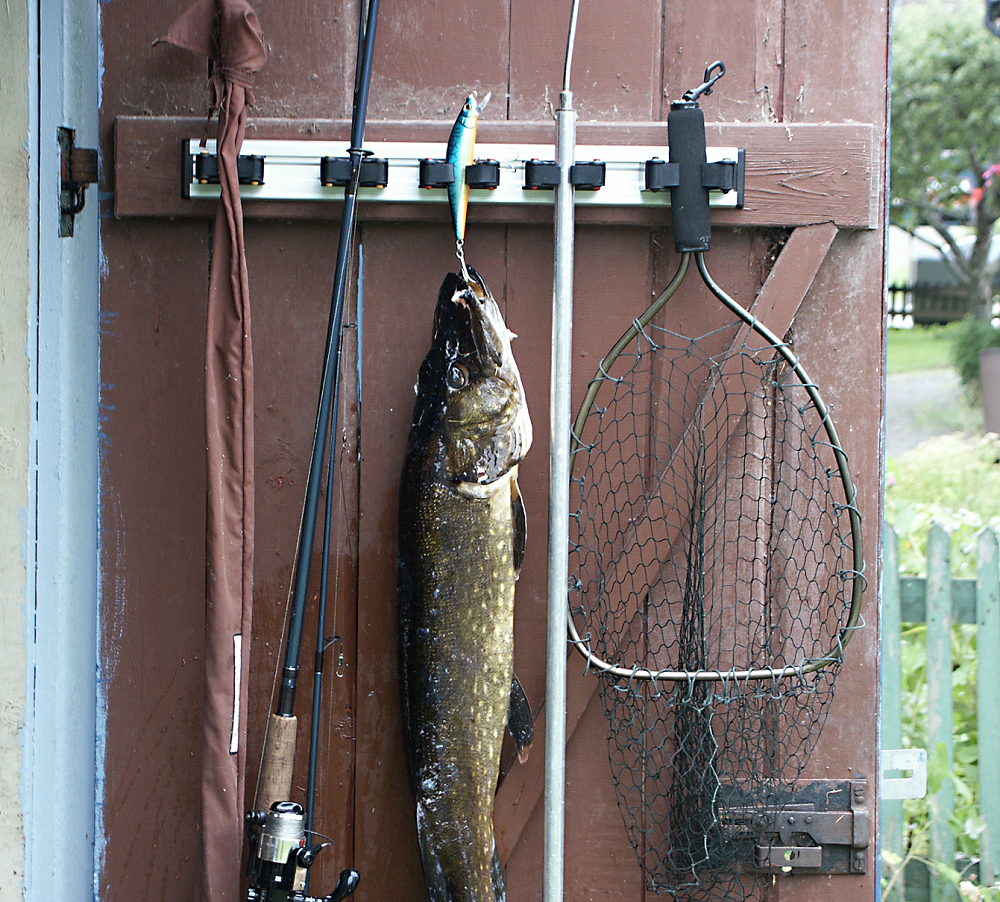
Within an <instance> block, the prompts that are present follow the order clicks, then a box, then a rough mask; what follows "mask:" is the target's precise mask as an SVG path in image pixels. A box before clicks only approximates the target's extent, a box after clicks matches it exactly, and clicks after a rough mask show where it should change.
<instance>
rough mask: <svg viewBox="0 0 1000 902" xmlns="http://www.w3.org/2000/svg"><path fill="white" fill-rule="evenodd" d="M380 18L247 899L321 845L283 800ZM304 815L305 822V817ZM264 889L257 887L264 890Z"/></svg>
mask: <svg viewBox="0 0 1000 902" xmlns="http://www.w3.org/2000/svg"><path fill="white" fill-rule="evenodd" d="M377 19H378V0H369V2H368V4H367V12H366V7H365V5H364V4H362V6H361V11H360V22H359V31H358V55H357V63H356V67H355V75H354V104H353V110H352V116H351V144H350V147H349V148H348V151H347V152H348V156H349V158H350V165H351V172H350V177H349V178H348V180H347V183H346V185H345V188H344V209H343V214H342V217H341V223H340V240H339V243H338V247H337V264H336V269H335V272H334V280H333V291H332V298H331V305H330V320H329V325H328V328H327V336H326V348H325V353H324V357H323V374H322V379H321V385H320V396H319V404H318V410H317V415H316V428H315V431H314V433H313V445H312V455H311V458H310V462H309V473H308V476H307V480H306V491H305V499H304V502H303V511H302V520H301V524H300V527H299V539H298V548H297V552H296V562H295V577H294V581H293V587H292V592H291V601H290V613H289V616H288V629H287V634H286V639H285V658H284V664H283V667H282V672H281V685H280V690H279V694H278V701H277V704H276V706H275V710H274V713H273V714H272V715H271V716H270V718H269V720H268V726H267V733H266V736H265V740H264V752H263V755H262V760H261V767H260V773H259V776H258V780H257V792H256V797H255V799H254V807H253V810H251V811H250V812H248V813H247V828H248V831H249V833H250V843H251V854H250V863H249V868H248V873H249V877H250V881H251V884H252V885H251V887H250V891H249V895H248V897H247V898H248V900H259V902H285V900H295V899H307V898H311V897H307V896H305V893H304V891H303V890H302V889H301V883H302V882H303V881H302V878H301V877H300V876H299V875H300V874H301V872H302V871H305V873H306V875H308V868H309V866H310V865H311V864H312V863H313V861H314V860H315V857H316V854H318V851H319V850H320V849H321V848H322V845H310V846H306V842H305V837H306V834H307V833H309V832H311V826H312V824H311V817H309V816H308V815H307V813H306V811H305V810H304V809H303V808H302V806H301V805H298V804H297V803H294V802H290V801H288V798H289V796H290V795H291V785H292V766H293V763H294V759H295V747H296V730H297V725H298V722H297V718H296V716H295V693H296V687H297V683H298V675H299V656H300V652H301V647H302V627H303V621H304V619H305V606H306V596H307V590H308V585H309V572H310V564H311V559H312V549H313V543H314V539H315V533H316V519H317V513H318V507H319V495H320V490H321V486H322V482H323V479H322V476H323V463H324V458H325V456H326V447H327V440H328V437H329V433H330V429H331V424H335V423H336V421H337V411H338V407H339V374H340V361H341V352H342V343H341V335H342V332H343V323H344V299H345V296H346V289H347V275H348V263H349V260H350V256H351V253H350V252H351V246H352V243H353V237H354V227H355V222H356V204H357V195H358V188H359V186H360V181H361V164H362V160H363V158H364V157H365V156H368V155H370V152H369V151H365V150H364V149H363V147H362V145H363V144H364V131H365V116H366V111H367V106H368V92H369V86H370V83H371V69H372V57H373V49H374V44H375V26H376V22H377ZM333 465H334V453H333V451H332V450H331V454H330V463H329V473H328V476H327V509H326V517H325V525H324V537H323V548H324V558H325V556H326V555H328V554H329V531H330V520H331V510H332V501H331V497H332V494H333ZM327 575H328V574H327V568H326V566H324V568H323V586H322V588H321V599H320V606H321V615H320V617H319V618H318V619H319V627H320V634H319V637H318V640H317V652H316V681H317V684H318V683H319V682H320V681H321V677H322V669H323V664H322V661H323V652H324V649H325V645H326V640H325V637H324V636H323V635H322V633H323V631H324V626H325V602H326V577H327ZM318 691H319V690H318V689H317V688H314V698H313V712H314V716H313V724H312V728H311V731H310V742H311V745H312V746H313V747H312V748H311V749H310V788H309V798H308V805H309V810H310V811H311V809H312V803H313V801H314V794H315V758H316V754H315V744H316V743H317V741H318V735H319V734H318V728H317V726H316V721H317V718H316V716H315V715H316V713H317V712H316V708H317V700H318V695H317V694H316V693H317V692H318ZM307 821H308V824H307ZM359 879H360V878H359V875H358V873H357V872H356V871H353V870H351V869H347V870H345V871H344V872H343V873H342V874H341V875H340V880H339V881H338V884H337V888H336V889H335V890H334V891H333V893H331V894H330V895H329V896H327V897H325V900H324V902H337V900H339V899H343V898H345V897H346V896H348V895H350V893H351V892H353V891H354V889H355V887H356V886H357V884H358V880H359ZM262 893H263V894H262Z"/></svg>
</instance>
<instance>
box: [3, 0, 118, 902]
mask: <svg viewBox="0 0 1000 902" xmlns="http://www.w3.org/2000/svg"><path fill="white" fill-rule="evenodd" d="M28 10H29V13H28V15H29V54H28V56H29V60H30V62H29V131H30V134H29V142H28V143H29V156H30V176H29V177H30V180H31V197H32V202H31V203H32V207H33V209H32V223H31V228H32V241H31V249H32V282H33V284H32V303H31V305H30V307H29V314H28V315H29V338H28V355H29V358H30V366H31V377H32V391H33V401H34V411H33V417H32V439H31V461H30V474H31V478H30V490H29V491H30V494H29V499H30V500H29V511H28V517H27V522H26V524H25V532H26V549H27V565H28V585H27V587H26V608H25V618H24V620H25V644H26V648H27V673H26V681H27V707H26V712H25V725H24V737H25V738H24V767H23V770H22V804H23V811H24V835H25V857H26V861H25V870H26V873H25V878H24V898H25V899H27V900H31V902H35V900H38V902H42V900H47V902H48V900H70V899H87V898H95V897H96V889H95V887H96V886H97V881H96V880H95V875H96V874H97V873H98V871H99V868H100V858H101V819H100V804H99V802H100V799H101V797H102V795H103V792H102V784H103V755H102V754H101V753H100V749H101V746H102V742H101V738H100V737H101V734H102V732H103V728H102V726H101V724H102V722H103V718H102V716H101V714H100V711H101V710H102V707H103V706H102V705H101V703H100V699H99V695H98V658H97V654H98V652H97V649H98V639H97V636H98V504H99V500H98V498H99V496H98V483H99V438H98V436H99V411H98V386H99V358H98V348H99V344H98V342H99V338H98V326H99V319H98V311H99V305H98V293H99V259H100V247H99V222H98V203H97V186H96V185H95V186H91V187H90V189H89V190H88V197H87V203H86V206H85V208H84V210H83V211H82V213H81V214H79V215H78V216H77V218H76V228H75V236H74V237H72V238H60V237H59V203H58V197H59V173H60V168H59V148H58V144H57V129H58V127H59V126H67V127H69V128H73V129H75V130H76V140H77V144H78V145H79V146H83V147H97V146H98V134H97V109H98V103H99V88H100V86H99V71H100V60H99V49H98V48H99V39H100V38H99V25H98V17H99V13H98V2H97V0H62V2H61V3H45V2H41V0H28ZM32 44H33V45H34V46H31V45H32Z"/></svg>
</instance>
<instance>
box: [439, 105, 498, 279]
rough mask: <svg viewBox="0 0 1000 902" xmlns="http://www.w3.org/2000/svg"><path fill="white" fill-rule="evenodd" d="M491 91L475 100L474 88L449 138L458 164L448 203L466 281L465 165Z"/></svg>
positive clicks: (450, 156)
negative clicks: (481, 99)
mask: <svg viewBox="0 0 1000 902" xmlns="http://www.w3.org/2000/svg"><path fill="white" fill-rule="evenodd" d="M490 96H491V95H490V94H487V95H486V96H485V97H484V98H483V102H482V103H479V102H478V101H477V100H476V92H475V91H473V92H472V93H471V94H470V95H469V96H468V97H466V98H465V104H464V105H463V106H462V111H461V112H460V113H459V114H458V118H457V119H456V120H455V124H454V125H453V126H452V129H451V135H450V136H449V138H448V156H447V161H448V162H449V163H451V165H452V166H454V168H455V180H454V181H453V182H452V183H451V184H450V185H449V186H448V203H449V205H450V206H451V219H452V222H453V223H454V225H455V244H456V247H457V251H456V253H457V254H458V259H459V262H460V263H461V264H462V275H463V276H464V277H465V281H466V282H468V283H471V282H472V279H471V278H470V276H469V269H468V267H467V266H466V265H465V219H466V214H467V213H468V210H469V186H468V184H467V183H466V181H465V167H466V166H469V165H471V163H472V161H473V158H474V156H475V151H476V126H477V124H478V122H479V114H480V113H481V112H482V111H483V110H484V109H486V104H487V103H489V102H490Z"/></svg>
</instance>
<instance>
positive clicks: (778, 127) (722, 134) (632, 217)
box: [105, 116, 881, 229]
mask: <svg viewBox="0 0 1000 902" xmlns="http://www.w3.org/2000/svg"><path fill="white" fill-rule="evenodd" d="M448 129H449V124H448V123H446V122H442V121H427V120H419V121H397V122H390V121H382V122H370V123H369V125H368V129H367V136H368V143H369V144H375V143H377V142H379V141H429V142H435V141H440V142H441V145H442V154H443V150H444V142H445V140H446V139H447V132H448ZM214 131H215V126H214V124H213V125H212V126H211V127H210V129H209V134H210V135H213V136H214ZM349 132H350V123H349V122H342V121H339V120H313V119H309V120H301V119H255V120H251V122H250V124H249V127H248V129H247V138H255V139H274V140H299V141H301V140H310V139H312V140H316V141H339V140H343V141H344V142H345V148H346V144H347V137H348V135H349ZM204 133H205V120H204V119H203V118H198V117H154V116H120V117H118V118H117V119H116V120H115V159H114V186H113V201H112V202H108V201H106V202H105V203H106V205H107V206H108V209H106V210H105V212H106V213H113V214H114V215H115V216H118V217H132V216H135V217H209V216H214V215H215V208H216V201H214V200H207V199H196V200H185V199H184V198H183V197H182V196H181V153H182V143H183V142H184V141H185V140H188V139H192V138H195V139H197V138H200V137H201V136H202V135H203V134H204ZM706 134H707V139H708V143H709V145H710V146H724V147H742V148H744V149H745V150H746V203H745V206H744V208H743V209H742V210H735V209H716V210H713V213H712V222H713V224H715V225H725V226H745V227H753V226H800V225H809V224H814V223H819V222H833V223H835V224H836V225H838V226H839V227H841V228H863V229H870V228H875V226H876V223H877V207H878V204H877V201H878V194H879V191H880V185H881V179H880V176H879V173H880V172H881V163H880V157H881V145H880V144H878V143H877V142H876V140H875V130H874V127H873V126H871V125H866V124H840V123H835V124H817V125H810V124H795V125H785V124H757V125H744V124H729V123H717V124H709V125H708V126H707V127H706ZM554 135H555V132H554V126H553V124H552V123H550V122H490V121H487V122H483V123H481V124H480V126H479V133H478V140H479V141H480V142H481V143H483V144H498V143H512V144H547V143H548V144H550V143H552V141H553V140H554ZM666 141H667V128H666V123H665V122H643V123H636V122H623V123H613V124H601V123H587V122H581V123H580V124H579V126H578V131H577V143H578V144H580V145H587V144H597V145H601V144H613V145H628V144H636V145H646V144H649V145H662V146H664V147H665V146H666ZM340 206H341V205H340V204H339V203H317V202H315V201H256V202H254V203H253V204H246V205H245V207H244V216H245V217H246V218H248V219H253V218H268V219H315V220H324V219H330V220H338V219H339V217H340ZM358 210H359V215H360V216H361V217H362V218H363V219H368V220H382V221H410V222H413V221H416V222H421V221H428V222H447V221H448V217H449V213H448V209H447V205H446V204H379V203H365V204H360V205H359V207H358ZM469 217H470V220H471V221H473V222H475V221H479V222H517V223H543V222H551V221H552V210H551V208H550V207H549V206H548V205H511V206H506V207H503V206H495V207H494V206H493V205H490V206H488V207H477V206H476V205H472V207H470V210H469ZM577 221H578V222H580V223H587V222H597V223H620V224H624V225H638V226H648V227H655V226H659V225H661V224H663V222H664V221H665V217H664V214H663V210H662V208H634V207H615V208H606V207H602V208H596V207H595V208H578V210H577Z"/></svg>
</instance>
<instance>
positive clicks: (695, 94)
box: [684, 60, 726, 103]
mask: <svg viewBox="0 0 1000 902" xmlns="http://www.w3.org/2000/svg"><path fill="white" fill-rule="evenodd" d="M716 70H718V72H716ZM713 72H715V75H713V74H712V73H713ZM725 74H726V66H725V63H723V62H722V60H716V61H715V62H714V63H712V65H711V66H709V67H708V68H707V69H706V70H705V81H704V83H702V84H700V85H699V86H698V87H697V88H695V89H694V90H693V91H688V92H687V93H686V94H685V95H684V99H685V100H686V101H688V102H689V103H691V102H692V101H695V100H697V99H698V98H699V97H701V95H702V94H711V93H712V86H713V85H714V84H715V83H716V82H717V81H718V80H719V79H720V78H722V76H723V75H725Z"/></svg>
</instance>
